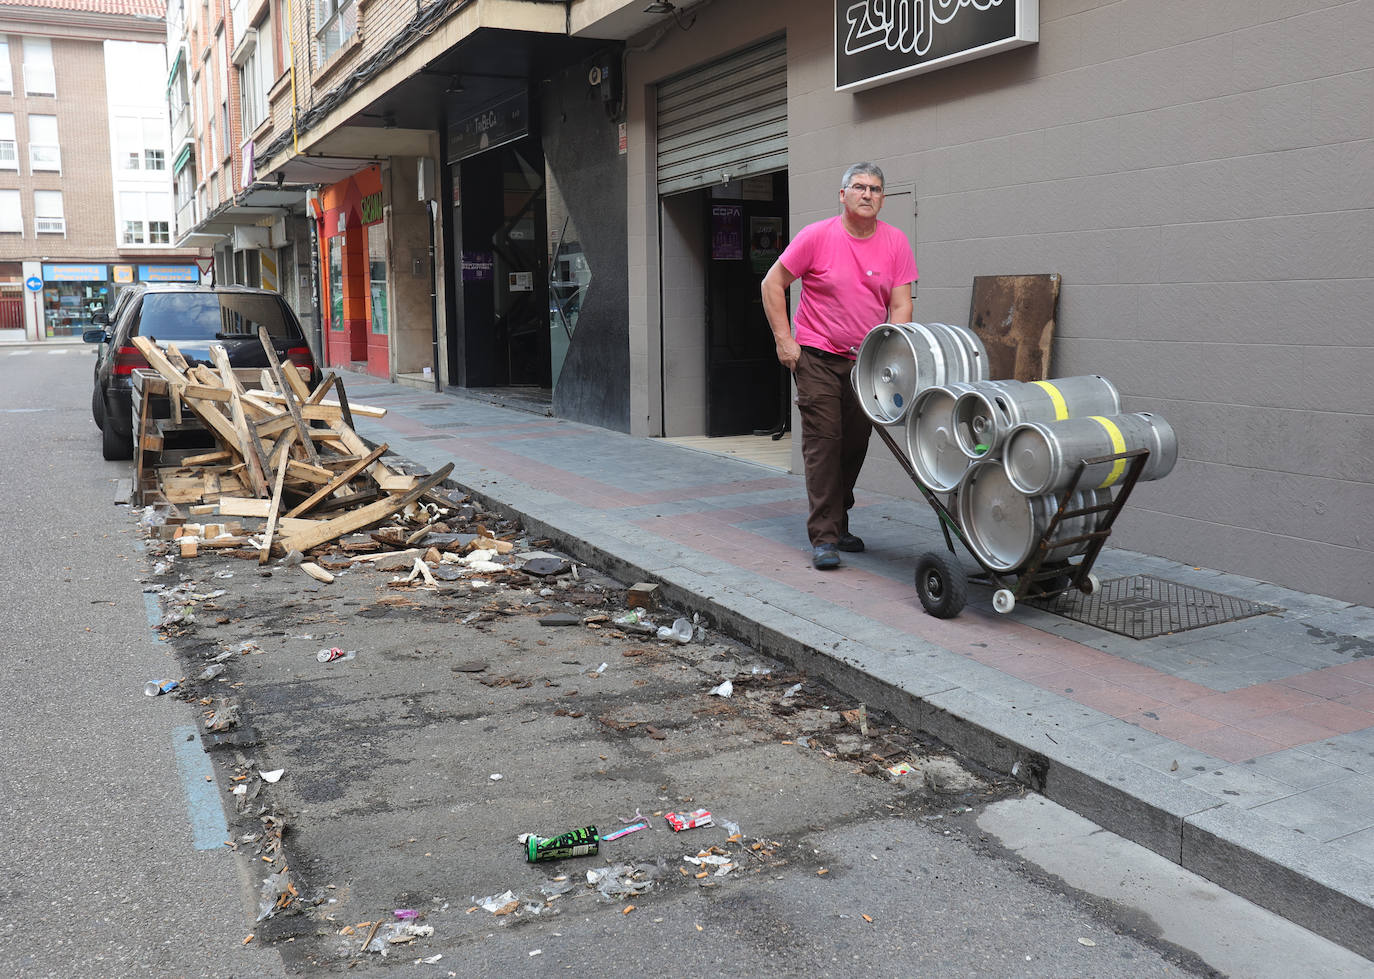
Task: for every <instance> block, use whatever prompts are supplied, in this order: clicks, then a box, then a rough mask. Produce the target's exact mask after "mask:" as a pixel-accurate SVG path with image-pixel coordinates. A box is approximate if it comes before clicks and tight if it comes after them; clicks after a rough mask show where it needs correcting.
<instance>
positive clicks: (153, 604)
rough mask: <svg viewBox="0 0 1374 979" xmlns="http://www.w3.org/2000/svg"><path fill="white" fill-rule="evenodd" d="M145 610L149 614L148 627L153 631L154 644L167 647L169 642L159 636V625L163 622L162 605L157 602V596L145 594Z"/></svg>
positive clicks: (150, 593)
mask: <svg viewBox="0 0 1374 979" xmlns="http://www.w3.org/2000/svg"><path fill="white" fill-rule="evenodd" d="M143 608H144V611H146V612H147V613H148V626H149V628H151V629H152V630H153V642H155V643H159V644H161V645H163V646H165V645H167V640H166V639H163V638H162V637H161V636H159V635H158V634H157V627H158V624H159V623H160V622H161V621H162V605H161V603H160V602H158V600H157V595H155V594H154V593H152V592H150V591H145V592H144V593H143Z"/></svg>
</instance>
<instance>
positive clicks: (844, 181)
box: [840, 163, 887, 190]
mask: <svg viewBox="0 0 1374 979" xmlns="http://www.w3.org/2000/svg"><path fill="white" fill-rule="evenodd" d="M859 174H864V175H866V176H869V177H877V178H878V183H880V184H882V185H883V186H884V187H886V186H887V181H886V180H884V179H883V171H882V169H881V168H880V167H879V166H878V164H876V163H855V164H853V165H852V166H851V167H850V168H849V169H848V170H846V171H845V172H844V176H843V177H841V178H840V190H844V189H845V188H847V187H848V186H849V182H850V181H851V180H853V179H854V178H855V177H857V176H859Z"/></svg>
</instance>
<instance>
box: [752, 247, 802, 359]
mask: <svg viewBox="0 0 1374 979" xmlns="http://www.w3.org/2000/svg"><path fill="white" fill-rule="evenodd" d="M796 281H797V277H796V276H795V275H793V274H792V273H791V272H789V271H787V268H786V266H784V265H783V264H782V261H781V260H778V261H776V262H774V263H773V267H772V268H771V269H769V270H768V274H767V275H765V276H764V277H763V284H762V285H761V286H760V287H759V288H760V291H761V292H762V293H763V314H764V316H766V317H768V326H769V328H770V329H771V330H772V331H773V342H774V343H775V344H776V345H777V348H778V363H780V364H782V366H784V367H786V368H787V369H788V370H789V371H790V370H795V369H796V367H797V358H799V357H800V356H801V346H800V345H799V344H798V343H797V341H796V339H795V338H794V337H793V336H792V322H791V320H790V319H789V317H788V313H787V287H788V286H790V285H791V284H792V283H793V282H796Z"/></svg>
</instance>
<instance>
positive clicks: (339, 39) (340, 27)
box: [315, 0, 358, 64]
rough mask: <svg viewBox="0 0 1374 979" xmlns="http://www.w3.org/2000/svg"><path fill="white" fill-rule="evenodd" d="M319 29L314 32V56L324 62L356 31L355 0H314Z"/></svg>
mask: <svg viewBox="0 0 1374 979" xmlns="http://www.w3.org/2000/svg"><path fill="white" fill-rule="evenodd" d="M316 5H317V11H318V14H319V22H320V25H321V26H320V29H319V31H318V32H316V34H315V51H316V58H317V60H318V61H319V63H320V64H324V63H325V62H326V61H328V60H329V59H330V58H332V57H334V54H335V53H336V52H337V51H338V50H339V48H341V47H343V46H344V44H345V43H347V42H348V39H349V38H351V37H352V36H353V35H354V34H356V33H357V32H358V4H357V3H356V2H355V0H316Z"/></svg>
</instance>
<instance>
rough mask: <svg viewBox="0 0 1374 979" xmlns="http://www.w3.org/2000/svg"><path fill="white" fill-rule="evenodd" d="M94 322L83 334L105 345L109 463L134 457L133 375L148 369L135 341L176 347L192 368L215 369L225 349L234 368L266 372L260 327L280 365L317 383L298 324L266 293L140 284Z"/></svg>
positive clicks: (96, 406) (96, 409)
mask: <svg viewBox="0 0 1374 979" xmlns="http://www.w3.org/2000/svg"><path fill="white" fill-rule="evenodd" d="M93 322H94V323H95V324H96V326H94V327H93V328H91V329H89V330H86V331H84V332H83V333H82V334H81V339H83V340H85V341H86V342H87V343H98V344H100V349H99V351H98V353H97V355H96V362H95V387H94V390H93V391H92V392H91V413H92V415H93V416H94V417H95V423H96V425H97V426H99V428H100V430H101V433H102V435H103V438H102V440H101V452H102V454H103V455H104V457H105V458H106V459H129V458H131V457H132V456H133V451H134V443H133V439H134V417H133V400H132V396H131V387H130V380H129V375H130V374H131V373H132V372H133V371H134V370H135V369H136V368H139V367H147V366H148V363H147V361H146V360H144V358H143V355H142V354H140V353H139V352H138V348H137V347H135V346H134V345H133V339H132V338H133V337H136V336H143V337H147V338H148V339H150V340H155V341H157V342H158V343H164V344H165V343H168V342H170V343H174V344H175V345H176V347H177V349H178V350H179V351H181V354H182V356H183V357H185V358H186V360H187V362H188V363H191V364H211V363H212V362H211V360H210V346H211V345H212V344H220V345H222V346H223V347H224V349H225V352H226V353H228V355H229V363H230V364H232V365H233V366H234V367H266V366H267V363H268V361H267V352H266V351H265V350H264V349H263V347H262V342H261V341H260V340H259V339H258V327H260V326H265V327H267V332H268V335H269V336H271V337H272V346H273V347H274V348H275V349H276V351H277V357H278V359H279V360H281V362H282V363H286V362H287V361H290V362H291V363H293V364H296V365H297V366H298V367H302V368H305V369H307V370H308V371H309V374H310V376H309V379H308V383H309V384H311V385H312V386H313V385H314V384H315V383H316V381H317V380H318V379H319V378H318V374H319V371H318V368H317V367H316V366H315V358H314V356H313V355H312V354H311V352H310V345H309V343H308V342H307V341H306V338H305V331H304V330H302V329H301V324H300V321H299V320H297V319H296V315H295V314H294V313H293V312H292V311H291V307H290V306H288V305H287V304H286V302H285V300H283V299H282V298H281V296H280V295H278V294H277V293H275V292H272V291H271V290H269V289H253V288H249V287H247V286H210V285H188V284H182V283H142V284H139V285H135V286H130V287H129V288H127V289H125V290H124V291H123V292H121V293H120V295H119V298H118V299H117V300H116V301H115V307H114V309H113V311H112V313H111V314H110V315H107V314H105V313H96V314H95V316H94V317H93ZM212 366H213V365H212ZM160 416H161V417H166V414H165V413H162V414H161V415H160Z"/></svg>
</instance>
